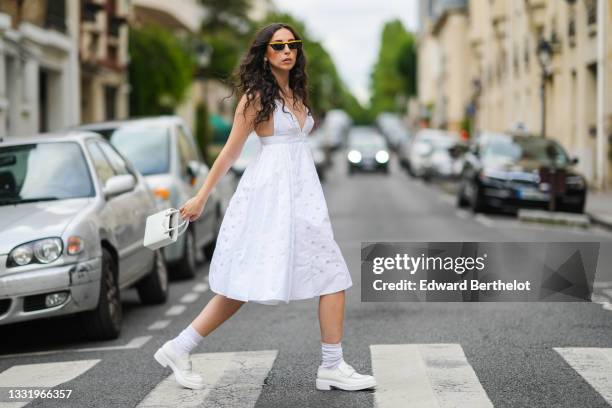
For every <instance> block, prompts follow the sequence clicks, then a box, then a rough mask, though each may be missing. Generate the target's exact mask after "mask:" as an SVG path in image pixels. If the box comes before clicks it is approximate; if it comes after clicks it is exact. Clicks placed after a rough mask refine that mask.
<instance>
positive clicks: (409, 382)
mask: <svg viewBox="0 0 612 408" xmlns="http://www.w3.org/2000/svg"><path fill="white" fill-rule="evenodd" d="M370 350H371V353H372V369H373V372H374V377H376V380H377V382H378V386H377V387H376V392H375V393H374V398H375V402H376V406H377V407H378V408H395V407H402V408H411V407H418V408H446V407H459V408H461V407H466V408H477V407H482V408H484V407H486V408H490V407H493V404H492V402H491V400H490V399H489V397H488V396H487V393H486V392H485V390H484V389H483V387H482V385H481V384H480V381H479V380H478V377H477V376H476V373H475V372H474V370H473V369H472V367H471V366H470V364H469V363H468V361H467V359H466V357H465V354H464V353H463V349H462V348H461V346H460V345H459V344H383V345H371V346H370Z"/></svg>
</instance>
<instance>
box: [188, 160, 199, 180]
mask: <svg viewBox="0 0 612 408" xmlns="http://www.w3.org/2000/svg"><path fill="white" fill-rule="evenodd" d="M201 168H202V164H201V163H200V162H198V161H195V160H191V161H189V163H187V174H188V175H189V177H191V178H194V179H195V178H197V177H198V175H199V174H200V169H201Z"/></svg>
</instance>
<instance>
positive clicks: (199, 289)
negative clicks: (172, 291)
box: [193, 283, 208, 293]
mask: <svg viewBox="0 0 612 408" xmlns="http://www.w3.org/2000/svg"><path fill="white" fill-rule="evenodd" d="M193 290H194V291H195V292H200V293H202V292H206V291H207V290H208V284H207V283H198V284H197V285H195V286H194V287H193Z"/></svg>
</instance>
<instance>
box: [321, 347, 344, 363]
mask: <svg viewBox="0 0 612 408" xmlns="http://www.w3.org/2000/svg"><path fill="white" fill-rule="evenodd" d="M321 352H322V355H323V362H322V363H321V365H322V366H323V367H324V368H329V369H334V368H336V367H338V365H339V364H340V363H341V362H342V343H336V344H333V343H323V342H321Z"/></svg>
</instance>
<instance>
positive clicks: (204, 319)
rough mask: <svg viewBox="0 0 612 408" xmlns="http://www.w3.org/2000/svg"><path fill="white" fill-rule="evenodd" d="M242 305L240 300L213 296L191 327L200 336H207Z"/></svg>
mask: <svg viewBox="0 0 612 408" xmlns="http://www.w3.org/2000/svg"><path fill="white" fill-rule="evenodd" d="M244 303H245V302H243V301H242V300H236V299H230V298H227V297H225V296H223V295H215V297H213V298H212V299H210V301H209V302H208V304H207V305H206V306H205V307H204V309H202V311H201V312H200V314H199V315H198V316H197V317H196V318H195V319H194V321H193V322H192V323H191V325H192V326H193V328H194V329H195V330H196V331H197V332H198V333H199V334H200V335H201V336H207V335H208V334H209V333H210V332H212V331H213V330H215V329H216V328H217V327H219V326H220V325H221V324H222V323H223V322H224V321H226V320H227V319H229V318H230V317H232V316H233V315H234V313H236V312H237V311H238V309H240V307H241V306H242V305H243V304H244Z"/></svg>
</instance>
